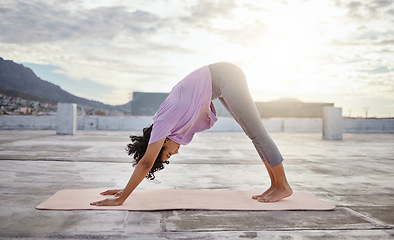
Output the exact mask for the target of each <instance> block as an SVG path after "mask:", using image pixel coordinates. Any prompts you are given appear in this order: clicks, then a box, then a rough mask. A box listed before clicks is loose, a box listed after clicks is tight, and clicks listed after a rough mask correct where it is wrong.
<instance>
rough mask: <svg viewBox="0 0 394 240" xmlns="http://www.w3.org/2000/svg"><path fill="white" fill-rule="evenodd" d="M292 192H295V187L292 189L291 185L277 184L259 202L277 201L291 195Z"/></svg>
mask: <svg viewBox="0 0 394 240" xmlns="http://www.w3.org/2000/svg"><path fill="white" fill-rule="evenodd" d="M291 194H293V189H291V187H290V185H285V186H283V187H279V186H276V187H275V188H274V189H273V190H272V191H271V192H270V193H269V194H267V195H266V196H265V197H263V198H261V199H259V202H277V201H279V200H282V199H283V198H287V197H290V196H291Z"/></svg>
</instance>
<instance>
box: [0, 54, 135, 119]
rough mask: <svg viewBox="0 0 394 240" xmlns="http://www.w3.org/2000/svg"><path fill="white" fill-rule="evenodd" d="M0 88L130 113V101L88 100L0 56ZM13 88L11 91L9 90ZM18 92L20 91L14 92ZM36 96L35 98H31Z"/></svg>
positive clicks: (98, 108)
mask: <svg viewBox="0 0 394 240" xmlns="http://www.w3.org/2000/svg"><path fill="white" fill-rule="evenodd" d="M0 88H2V90H1V91H2V92H3V93H4V94H6V92H7V91H8V93H10V94H11V93H12V94H14V95H15V94H16V95H18V96H20V97H22V96H21V95H23V94H27V95H24V96H25V97H29V99H31V100H37V101H39V100H40V101H44V100H47V101H48V102H56V103H57V102H64V103H76V104H78V105H80V106H84V107H90V108H94V109H97V110H104V111H106V112H113V111H120V112H123V113H130V107H129V106H130V103H127V104H125V105H119V106H111V105H107V104H103V103H101V102H98V101H93V100H88V99H85V98H81V97H78V96H75V95H73V94H70V93H68V92H66V91H64V90H63V89H61V88H60V87H59V86H57V85H55V84H53V83H50V82H48V81H45V80H42V79H41V78H39V77H37V75H36V74H35V73H34V72H33V71H32V70H31V69H30V68H27V67H25V66H23V65H22V64H17V63H15V62H13V61H11V60H4V59H3V58H1V57H0ZM11 90H13V91H11ZM16 92H20V93H16ZM32 97H33V98H37V99H32Z"/></svg>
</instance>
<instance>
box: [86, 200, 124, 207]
mask: <svg viewBox="0 0 394 240" xmlns="http://www.w3.org/2000/svg"><path fill="white" fill-rule="evenodd" d="M122 204H123V202H121V201H119V199H118V198H107V199H105V200H101V201H97V202H92V203H90V205H92V206H120V205H122Z"/></svg>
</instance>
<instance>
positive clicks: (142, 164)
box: [138, 159, 153, 170]
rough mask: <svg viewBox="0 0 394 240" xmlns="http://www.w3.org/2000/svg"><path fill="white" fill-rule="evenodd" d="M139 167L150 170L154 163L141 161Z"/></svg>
mask: <svg viewBox="0 0 394 240" xmlns="http://www.w3.org/2000/svg"><path fill="white" fill-rule="evenodd" d="M138 166H140V167H141V168H143V169H146V170H150V169H151V168H152V167H153V162H152V161H147V160H145V159H141V161H140V162H139V163H138Z"/></svg>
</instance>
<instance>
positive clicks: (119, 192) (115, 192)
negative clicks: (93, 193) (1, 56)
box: [100, 189, 123, 197]
mask: <svg viewBox="0 0 394 240" xmlns="http://www.w3.org/2000/svg"><path fill="white" fill-rule="evenodd" d="M122 192H123V189H112V190H107V191H104V192H102V193H100V194H101V195H103V196H107V195H113V196H114V197H119V196H120V195H122Z"/></svg>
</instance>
